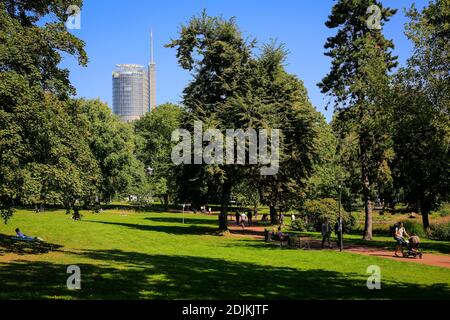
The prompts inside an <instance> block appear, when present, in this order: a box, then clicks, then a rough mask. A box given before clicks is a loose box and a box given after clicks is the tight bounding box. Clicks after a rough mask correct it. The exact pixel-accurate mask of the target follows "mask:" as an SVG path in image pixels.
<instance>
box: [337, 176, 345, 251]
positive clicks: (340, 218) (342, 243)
mask: <svg viewBox="0 0 450 320" xmlns="http://www.w3.org/2000/svg"><path fill="white" fill-rule="evenodd" d="M338 188H339V205H338V208H339V230H338V231H339V251H341V252H342V250H343V247H344V241H343V238H342V233H343V232H342V231H343V229H344V225H343V223H342V217H341V185H339V186H338Z"/></svg>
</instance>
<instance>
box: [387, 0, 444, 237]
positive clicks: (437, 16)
mask: <svg viewBox="0 0 450 320" xmlns="http://www.w3.org/2000/svg"><path fill="white" fill-rule="evenodd" d="M408 16H409V17H410V19H411V20H410V22H409V23H408V25H407V28H406V35H407V36H408V38H409V39H410V40H412V42H413V44H414V51H413V55H412V57H411V58H410V59H409V60H408V62H407V66H406V67H405V68H402V69H401V70H400V71H399V72H398V74H397V78H396V82H395V90H393V98H392V99H393V101H394V113H393V114H394V119H395V121H394V123H395V131H394V141H395V144H394V147H395V151H396V158H395V163H394V164H395V172H396V178H397V179H396V182H397V183H398V185H399V186H401V187H403V189H404V190H405V195H406V197H407V201H408V202H409V203H410V204H412V205H414V207H416V208H418V209H419V211H420V213H421V214H422V219H423V226H424V227H425V228H428V226H429V219H428V215H429V213H430V211H431V210H432V209H433V208H434V207H436V206H437V205H439V203H440V202H442V201H445V200H448V198H449V190H450V149H449V146H450V112H449V111H450V1H448V0H433V1H430V3H429V4H428V6H427V7H425V8H424V9H423V11H421V12H419V11H418V10H417V9H416V8H415V6H412V7H411V9H410V10H409V11H408Z"/></svg>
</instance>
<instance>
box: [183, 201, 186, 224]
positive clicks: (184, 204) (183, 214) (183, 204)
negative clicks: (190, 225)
mask: <svg viewBox="0 0 450 320" xmlns="http://www.w3.org/2000/svg"><path fill="white" fill-rule="evenodd" d="M185 206H186V204H185V203H183V224H184V207H185Z"/></svg>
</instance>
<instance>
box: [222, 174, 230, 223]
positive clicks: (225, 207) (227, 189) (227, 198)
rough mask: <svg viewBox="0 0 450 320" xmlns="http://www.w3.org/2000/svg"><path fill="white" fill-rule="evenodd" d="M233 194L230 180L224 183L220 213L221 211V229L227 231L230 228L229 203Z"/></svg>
mask: <svg viewBox="0 0 450 320" xmlns="http://www.w3.org/2000/svg"><path fill="white" fill-rule="evenodd" d="M230 196H231V183H230V182H229V181H225V182H224V183H223V185H222V199H221V204H220V213H219V231H227V230H228V224H227V220H228V205H229V203H230Z"/></svg>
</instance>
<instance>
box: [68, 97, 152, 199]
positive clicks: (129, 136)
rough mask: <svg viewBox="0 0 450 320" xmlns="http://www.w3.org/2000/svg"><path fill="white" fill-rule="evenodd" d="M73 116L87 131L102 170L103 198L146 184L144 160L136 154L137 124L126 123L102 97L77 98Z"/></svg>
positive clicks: (70, 109)
mask: <svg viewBox="0 0 450 320" xmlns="http://www.w3.org/2000/svg"><path fill="white" fill-rule="evenodd" d="M67 109H68V112H69V114H70V116H71V120H72V121H73V123H74V125H75V126H76V127H77V128H78V130H79V131H82V132H84V133H85V137H84V139H85V140H86V142H87V143H88V145H89V147H90V150H91V152H92V154H93V156H94V157H95V159H96V162H97V165H98V167H99V169H100V172H101V181H100V183H99V185H98V192H97V196H98V200H99V202H105V203H108V202H110V201H112V199H113V197H114V196H116V195H119V194H124V193H126V192H127V191H128V190H129V189H130V188H131V186H132V185H136V184H137V185H138V184H139V183H144V184H145V180H146V178H145V167H144V164H143V163H141V162H140V161H138V160H137V158H136V151H137V150H136V141H135V135H134V132H133V127H132V125H131V124H129V123H122V122H120V121H119V119H118V118H117V117H116V116H115V115H113V114H112V112H111V109H110V108H109V107H108V106H107V105H106V104H104V103H102V102H101V101H100V100H98V99H97V100H86V99H76V100H72V101H71V102H70V103H69V106H68V108H67Z"/></svg>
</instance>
